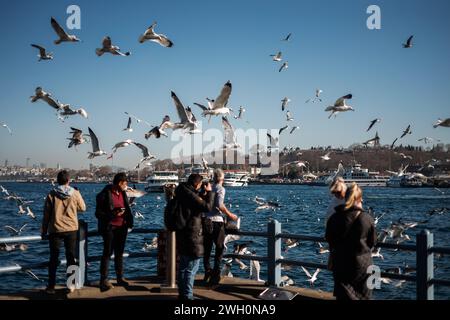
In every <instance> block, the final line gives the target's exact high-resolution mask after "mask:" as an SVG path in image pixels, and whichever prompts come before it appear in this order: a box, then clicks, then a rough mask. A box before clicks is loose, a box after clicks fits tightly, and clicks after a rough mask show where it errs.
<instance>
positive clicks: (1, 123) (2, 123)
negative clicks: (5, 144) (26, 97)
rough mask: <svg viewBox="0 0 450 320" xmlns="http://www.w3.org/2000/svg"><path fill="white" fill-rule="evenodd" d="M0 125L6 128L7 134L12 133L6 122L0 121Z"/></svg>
mask: <svg viewBox="0 0 450 320" xmlns="http://www.w3.org/2000/svg"><path fill="white" fill-rule="evenodd" d="M0 127H2V128H5V129H6V130H8V132H9V134H10V135H12V131H11V128H10V127H8V125H7V124H6V123H4V122H0Z"/></svg>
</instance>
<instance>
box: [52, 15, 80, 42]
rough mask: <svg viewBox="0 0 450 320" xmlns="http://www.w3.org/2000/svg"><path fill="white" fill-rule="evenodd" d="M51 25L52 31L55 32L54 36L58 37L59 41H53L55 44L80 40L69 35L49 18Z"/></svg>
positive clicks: (53, 19)
mask: <svg viewBox="0 0 450 320" xmlns="http://www.w3.org/2000/svg"><path fill="white" fill-rule="evenodd" d="M50 21H51V24H52V27H53V29H54V30H55V32H56V34H57V35H58V37H59V39H58V40H55V41H54V42H55V44H60V43H61V42H79V41H80V39H78V38H77V37H76V36H75V35H69V34H67V32H66V31H64V29H63V28H61V26H60V25H59V24H58V22H56V20H55V18H53V17H52V18H51V20H50Z"/></svg>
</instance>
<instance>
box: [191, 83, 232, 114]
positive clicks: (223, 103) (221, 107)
mask: <svg viewBox="0 0 450 320" xmlns="http://www.w3.org/2000/svg"><path fill="white" fill-rule="evenodd" d="M230 95H231V82H230V81H227V83H225V85H224V86H223V88H222V91H221V92H220V94H219V96H218V97H217V98H216V100H209V99H208V107H206V106H204V105H201V104H199V103H194V104H195V105H196V106H198V107H200V108H201V109H202V110H203V112H202V116H204V117H206V116H207V115H209V116H210V117H209V118H210V119H211V116H217V115H220V114H222V115H226V114H230V112H232V109H231V108H228V107H227V104H228V99H229V98H230Z"/></svg>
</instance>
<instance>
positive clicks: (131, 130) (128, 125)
mask: <svg viewBox="0 0 450 320" xmlns="http://www.w3.org/2000/svg"><path fill="white" fill-rule="evenodd" d="M122 131H128V132H133V128H132V127H131V117H128V123H127V127H126V128H125V129H123V130H122Z"/></svg>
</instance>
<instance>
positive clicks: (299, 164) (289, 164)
mask: <svg viewBox="0 0 450 320" xmlns="http://www.w3.org/2000/svg"><path fill="white" fill-rule="evenodd" d="M308 163H309V162H308V161H300V160H299V161H292V162H288V163H286V164H285V165H284V166H283V167H286V166H291V165H295V166H297V167H299V168H302V167H303V168H306V165H307V164H308Z"/></svg>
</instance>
